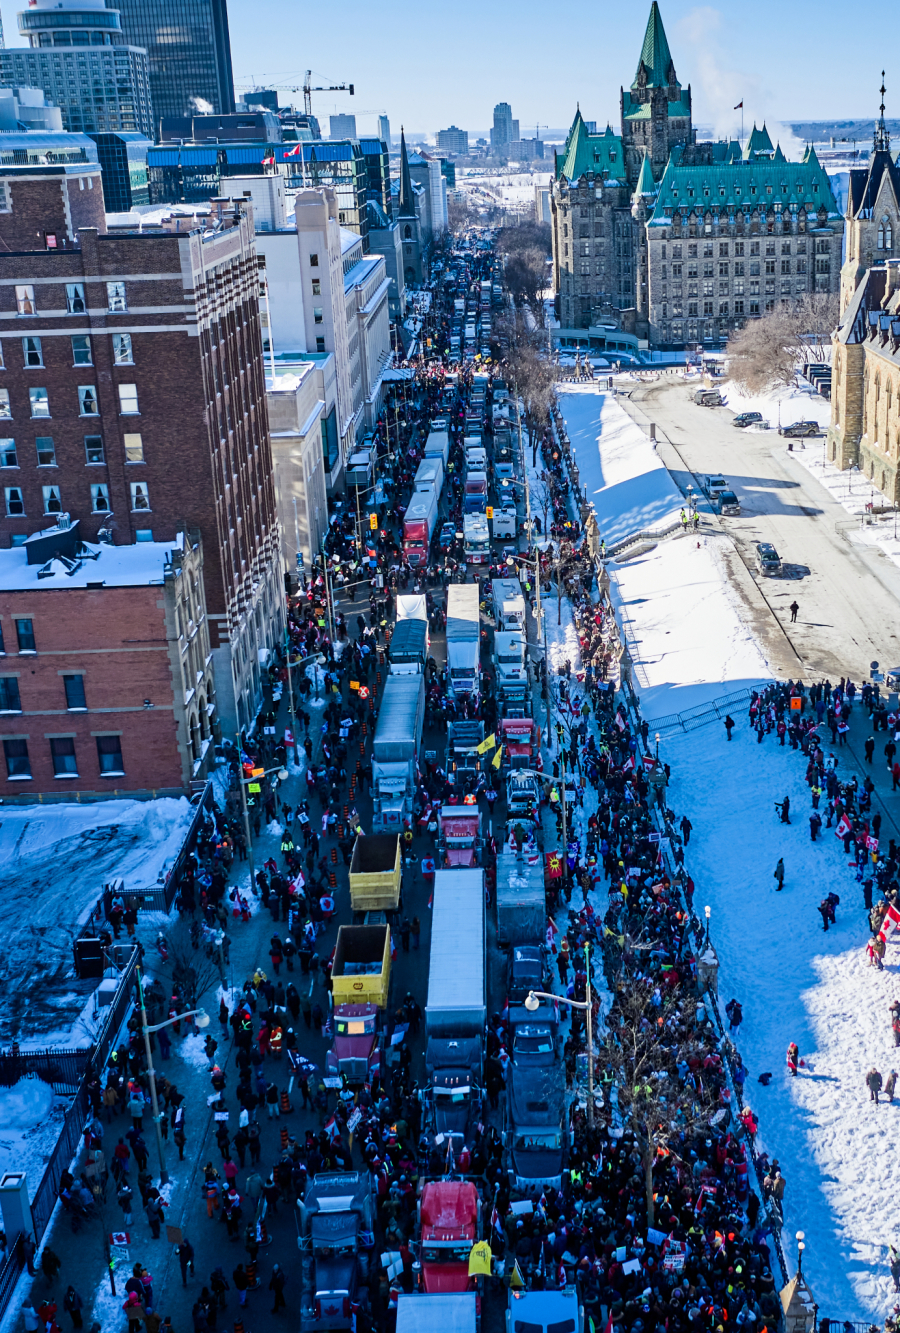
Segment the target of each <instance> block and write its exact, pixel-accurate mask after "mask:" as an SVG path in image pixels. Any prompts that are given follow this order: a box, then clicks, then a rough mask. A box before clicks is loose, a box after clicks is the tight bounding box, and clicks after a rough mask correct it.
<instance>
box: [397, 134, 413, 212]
mask: <svg viewBox="0 0 900 1333" xmlns="http://www.w3.org/2000/svg"><path fill="white" fill-rule="evenodd" d="M397 208H398V214H397V216H398V217H401V218H414V217H415V216H416V201H415V199H414V198H413V189H412V178H411V176H410V174H409V158H408V157H407V156H406V135H405V134H404V132H403V126H402V125H401V126H400V193H399V195H398V196H397Z"/></svg>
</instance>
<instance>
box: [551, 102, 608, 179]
mask: <svg viewBox="0 0 900 1333" xmlns="http://www.w3.org/2000/svg"><path fill="white" fill-rule="evenodd" d="M589 171H591V172H593V173H594V175H596V176H602V175H603V173H604V172H605V173H606V174H607V176H610V177H612V179H613V180H619V179H622V178H624V175H625V155H624V153H623V152H622V140H621V138H620V137H619V135H617V134H613V132H612V130H611V129H610V128H609V126H607V127H606V131H605V132H604V133H603V134H591V133H590V132H589V131H588V128H587V126H586V125H585V123H584V120H583V119H582V115H581V111H580V110H579V111H576V112H575V119H574V120H573V121H572V128H571V129H570V130H569V137H568V138H567V139H566V146H565V149H564V150H563V152H562V153H561V154H557V157H556V179H557V180H559V179H560V178H561V177H563V176H565V178H566V180H569V181H577V180H580V179H581V177H582V176H584V175H585V174H586V173H587V172H589Z"/></svg>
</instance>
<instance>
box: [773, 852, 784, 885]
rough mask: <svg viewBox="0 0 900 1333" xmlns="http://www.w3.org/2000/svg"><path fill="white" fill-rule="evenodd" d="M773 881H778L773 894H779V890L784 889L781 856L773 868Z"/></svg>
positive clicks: (782, 858)
mask: <svg viewBox="0 0 900 1333" xmlns="http://www.w3.org/2000/svg"><path fill="white" fill-rule="evenodd" d="M773 879H776V880H777V881H778V888H777V889H776V890H775V892H776V893H780V892H781V890H782V889H783V888H784V857H783V856H779V858H778V864H777V866H776V867H775V874H774V875H773Z"/></svg>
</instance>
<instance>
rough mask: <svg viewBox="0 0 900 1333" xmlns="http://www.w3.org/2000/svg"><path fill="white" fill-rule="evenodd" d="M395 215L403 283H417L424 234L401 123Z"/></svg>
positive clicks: (410, 284) (422, 264)
mask: <svg viewBox="0 0 900 1333" xmlns="http://www.w3.org/2000/svg"><path fill="white" fill-rule="evenodd" d="M396 218H397V222H398V224H399V227H400V244H401V245H402V246H403V285H404V287H420V286H421V285H422V280H423V272H424V253H423V251H424V246H425V237H424V235H423V227H422V223H421V221H420V219H419V211H418V209H417V207H416V196H415V194H414V193H413V183H412V175H411V174H410V170H409V157H408V155H407V152H406V136H405V134H404V132H403V127H402V126H401V127H400V189H399V193H398V195H397V206H396Z"/></svg>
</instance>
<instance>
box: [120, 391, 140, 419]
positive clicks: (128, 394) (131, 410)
mask: <svg viewBox="0 0 900 1333" xmlns="http://www.w3.org/2000/svg"><path fill="white" fill-rule="evenodd" d="M119 411H120V412H121V413H122V415H123V416H138V415H139V414H140V408H139V407H138V396H137V385H136V384H120V385H119Z"/></svg>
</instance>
